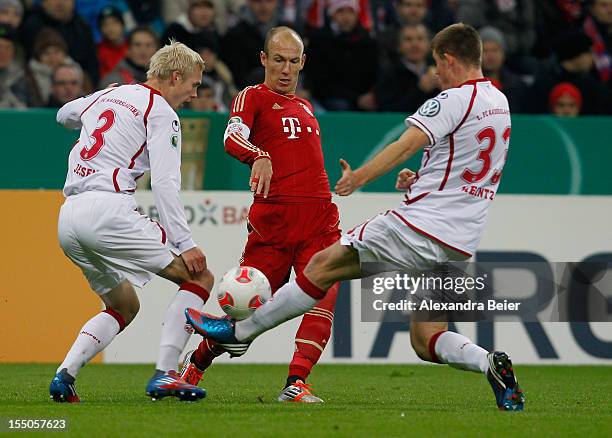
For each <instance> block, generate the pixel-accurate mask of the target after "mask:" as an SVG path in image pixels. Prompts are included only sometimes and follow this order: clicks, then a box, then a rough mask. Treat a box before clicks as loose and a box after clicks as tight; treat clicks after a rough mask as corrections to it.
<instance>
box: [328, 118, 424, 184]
mask: <svg viewBox="0 0 612 438" xmlns="http://www.w3.org/2000/svg"><path fill="white" fill-rule="evenodd" d="M428 144H429V137H428V136H427V135H426V134H425V133H424V132H423V131H422V130H421V129H420V128H417V127H416V126H411V127H410V128H408V129H407V130H406V131H404V133H403V134H402V135H401V137H400V138H399V139H397V140H396V141H394V142H393V143H390V144H389V145H387V146H386V147H385V148H384V149H383V150H382V151H380V152H379V153H378V154H377V155H376V156H375V157H374V158H372V159H371V160H370V161H368V162H367V163H365V164H364V165H363V166H361V167H360V168H358V169H355V170H352V169H351V166H349V164H348V163H347V162H346V161H344V160H342V159H341V160H340V165H341V166H342V177H341V178H340V179H339V180H338V182H337V183H336V188H335V191H336V193H337V194H338V195H340V196H347V195H350V194H351V193H353V192H354V191H355V190H357V189H358V188H359V187H362V186H364V185H366V184H368V183H370V182H371V181H374V180H375V179H376V178H378V177H379V176H382V175H384V174H385V173H387V172H389V171H390V170H391V169H393V168H395V167H396V166H399V165H400V164H402V163H403V162H405V161H407V160H408V159H409V158H410V157H412V156H413V155H414V154H415V153H417V152H418V151H419V150H420V149H421V148H423V147H425V146H426V145H428Z"/></svg>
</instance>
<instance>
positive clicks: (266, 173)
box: [249, 158, 272, 198]
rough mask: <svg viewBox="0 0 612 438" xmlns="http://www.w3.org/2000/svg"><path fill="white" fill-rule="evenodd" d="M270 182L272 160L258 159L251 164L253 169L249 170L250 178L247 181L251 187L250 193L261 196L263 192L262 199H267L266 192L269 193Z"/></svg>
mask: <svg viewBox="0 0 612 438" xmlns="http://www.w3.org/2000/svg"><path fill="white" fill-rule="evenodd" d="M271 180H272V160H270V159H269V158H260V159H259V160H256V161H255V162H254V163H253V168H252V169H251V178H250V179H249V184H250V186H251V191H252V192H254V193H255V194H257V195H261V194H262V192H263V197H264V198H267V197H268V192H269V191H270V181H271Z"/></svg>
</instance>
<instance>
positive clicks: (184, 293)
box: [155, 283, 208, 371]
mask: <svg viewBox="0 0 612 438" xmlns="http://www.w3.org/2000/svg"><path fill="white" fill-rule="evenodd" d="M187 288H189V289H187ZM192 288H193V289H194V290H191V289H192ZM196 288H197V289H198V290H195V289H196ZM202 291H203V292H202ZM203 296H204V297H206V298H208V292H207V291H206V290H205V289H203V288H199V287H198V286H196V285H194V284H192V283H188V284H187V286H186V285H185V284H183V285H181V289H179V291H178V292H177V293H176V295H175V296H174V298H173V299H172V301H171V302H170V305H169V306H168V309H166V315H165V317H164V322H163V324H162V334H161V341H160V344H159V354H158V355H157V364H156V365H155V368H156V369H158V370H161V371H169V370H177V369H178V363H179V356H180V355H181V353H182V351H183V349H184V348H185V345H187V341H188V340H189V336H191V334H192V333H193V329H192V328H191V326H190V325H188V324H187V323H186V322H185V309H186V308H188V307H193V308H194V309H200V308H202V306H203V305H204V303H205V301H206V300H205V299H204V298H202V297H203Z"/></svg>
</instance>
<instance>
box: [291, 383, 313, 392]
mask: <svg viewBox="0 0 612 438" xmlns="http://www.w3.org/2000/svg"><path fill="white" fill-rule="evenodd" d="M293 386H297V387H298V388H300V389H301V390H302V391H304V392H307V393H308V394H312V393H311V392H310V390H311V389H312V385H310V384H308V383H305V382H302V381H301V380H298V381H296V382H295V383H294V384H293Z"/></svg>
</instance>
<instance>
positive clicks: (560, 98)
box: [549, 82, 582, 117]
mask: <svg viewBox="0 0 612 438" xmlns="http://www.w3.org/2000/svg"><path fill="white" fill-rule="evenodd" d="M549 104H550V112H551V113H553V114H555V115H557V116H562V117H576V116H577V115H579V114H580V110H581V109H582V94H581V93H580V90H579V89H578V88H577V87H576V86H575V85H573V84H572V83H570V82H562V83H560V84H557V85H555V87H554V88H553V89H552V91H551V92H550V98H549Z"/></svg>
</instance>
